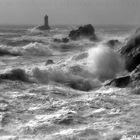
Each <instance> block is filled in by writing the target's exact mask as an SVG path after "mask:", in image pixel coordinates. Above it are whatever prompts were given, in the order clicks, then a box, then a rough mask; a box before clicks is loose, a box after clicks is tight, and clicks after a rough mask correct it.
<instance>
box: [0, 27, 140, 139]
mask: <svg viewBox="0 0 140 140" xmlns="http://www.w3.org/2000/svg"><path fill="white" fill-rule="evenodd" d="M76 27H77V26H67V25H65V26H53V27H52V28H51V30H50V31H43V32H42V31H38V30H36V29H35V28H34V27H33V26H0V74H5V73H9V72H11V71H14V70H16V72H17V73H18V74H19V75H20V77H19V79H26V78H29V79H30V82H29V81H28V80H27V81H26V80H25V81H23V80H19V79H18V78H17V79H14V78H13V79H12V78H11V79H9V80H8V79H5V80H2V79H1V80H0V140H126V139H137V138H139V139H140V95H139V94H137V92H139V87H137V89H133V88H132V87H131V85H130V86H128V87H127V88H116V87H111V86H109V87H107V86H104V83H105V82H106V81H105V80H104V81H102V80H100V75H101V74H103V75H105V74H104V71H105V73H106V72H107V71H108V68H106V64H105V66H102V67H96V70H95V69H94V68H95V67H94V66H95V65H96V64H94V65H90V66H89V59H92V57H90V55H92V54H91V52H92V51H90V50H92V49H93V48H95V47H97V46H100V45H101V44H102V45H103V44H105V43H106V42H107V41H108V40H111V39H117V40H119V41H120V42H121V43H120V44H119V45H116V46H115V47H114V48H112V49H113V50H114V54H115V52H117V51H119V49H120V48H121V46H123V45H124V44H125V42H126V39H127V38H128V37H129V36H130V35H131V34H132V33H133V31H134V30H135V27H130V26H111V25H110V26H95V30H96V34H97V36H98V37H99V38H100V41H98V42H94V41H89V40H87V39H85V40H84V39H83V40H78V41H70V42H68V43H58V42H54V38H62V37H66V36H67V35H68V33H69V31H71V30H72V29H75V28H76ZM11 54H16V55H11ZM99 54H100V53H99ZM94 56H96V55H94ZM100 57H102V56H99V57H97V58H99V59H100ZM116 57H117V56H116ZM93 58H94V57H93ZM105 59H110V58H106V56H105ZM47 60H53V62H54V63H53V64H47ZM114 60H115V63H116V59H114ZM93 61H94V60H93ZM93 61H91V63H93ZM107 61H108V60H107ZM109 61H110V60H109ZM99 62H100V61H99ZM99 62H98V60H97V63H99ZM117 62H118V61H117ZM94 63H96V62H94ZM115 65H117V64H113V66H112V65H111V66H112V67H115ZM107 67H108V66H107ZM97 68H98V69H97ZM109 69H110V68H109ZM111 69H112V68H111ZM95 71H96V72H95ZM99 71H100V72H99ZM114 71H115V72H116V68H115V69H113V72H114ZM92 72H93V73H92ZM94 72H95V73H94ZM96 74H97V75H99V76H95V75H96ZM109 74H110V73H106V75H107V76H108V77H109ZM111 74H112V72H111ZM25 77H26V78H25Z"/></svg>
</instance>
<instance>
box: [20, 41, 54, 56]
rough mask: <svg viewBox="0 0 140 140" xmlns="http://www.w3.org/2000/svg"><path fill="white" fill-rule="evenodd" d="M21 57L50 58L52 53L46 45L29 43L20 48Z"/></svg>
mask: <svg viewBox="0 0 140 140" xmlns="http://www.w3.org/2000/svg"><path fill="white" fill-rule="evenodd" d="M22 54H23V55H33V56H51V55H52V51H51V50H50V49H49V47H48V46H47V45H43V44H41V43H30V44H28V45H26V46H24V47H23V48H22Z"/></svg>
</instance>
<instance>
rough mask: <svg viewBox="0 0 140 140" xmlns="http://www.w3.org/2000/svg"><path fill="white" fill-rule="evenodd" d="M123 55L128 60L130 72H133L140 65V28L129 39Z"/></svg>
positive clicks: (127, 67) (122, 52)
mask: <svg viewBox="0 0 140 140" xmlns="http://www.w3.org/2000/svg"><path fill="white" fill-rule="evenodd" d="M121 54H122V55H123V56H124V57H125V58H126V69H127V70H128V71H130V72H131V71H133V70H134V69H135V68H136V67H137V66H138V65H139V64H140V28H139V29H137V31H136V32H135V33H134V34H133V35H132V36H131V37H130V38H129V39H128V41H127V43H126V45H125V46H124V47H123V48H122V50H121Z"/></svg>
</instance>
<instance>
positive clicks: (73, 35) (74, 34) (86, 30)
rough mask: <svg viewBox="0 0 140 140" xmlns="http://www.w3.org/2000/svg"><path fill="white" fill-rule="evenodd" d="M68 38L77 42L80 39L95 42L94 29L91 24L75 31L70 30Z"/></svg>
mask: <svg viewBox="0 0 140 140" xmlns="http://www.w3.org/2000/svg"><path fill="white" fill-rule="evenodd" d="M69 38H70V39H71V40H78V39H81V38H88V39H90V40H97V37H96V35H95V29H94V27H93V26H92V25H91V24H88V25H85V26H83V27H82V26H81V27H79V28H78V29H77V30H72V31H71V32H70V33H69Z"/></svg>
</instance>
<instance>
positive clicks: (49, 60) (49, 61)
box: [45, 59, 54, 65]
mask: <svg viewBox="0 0 140 140" xmlns="http://www.w3.org/2000/svg"><path fill="white" fill-rule="evenodd" d="M50 64H54V62H53V60H51V59H48V60H47V62H46V64H45V65H50Z"/></svg>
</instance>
